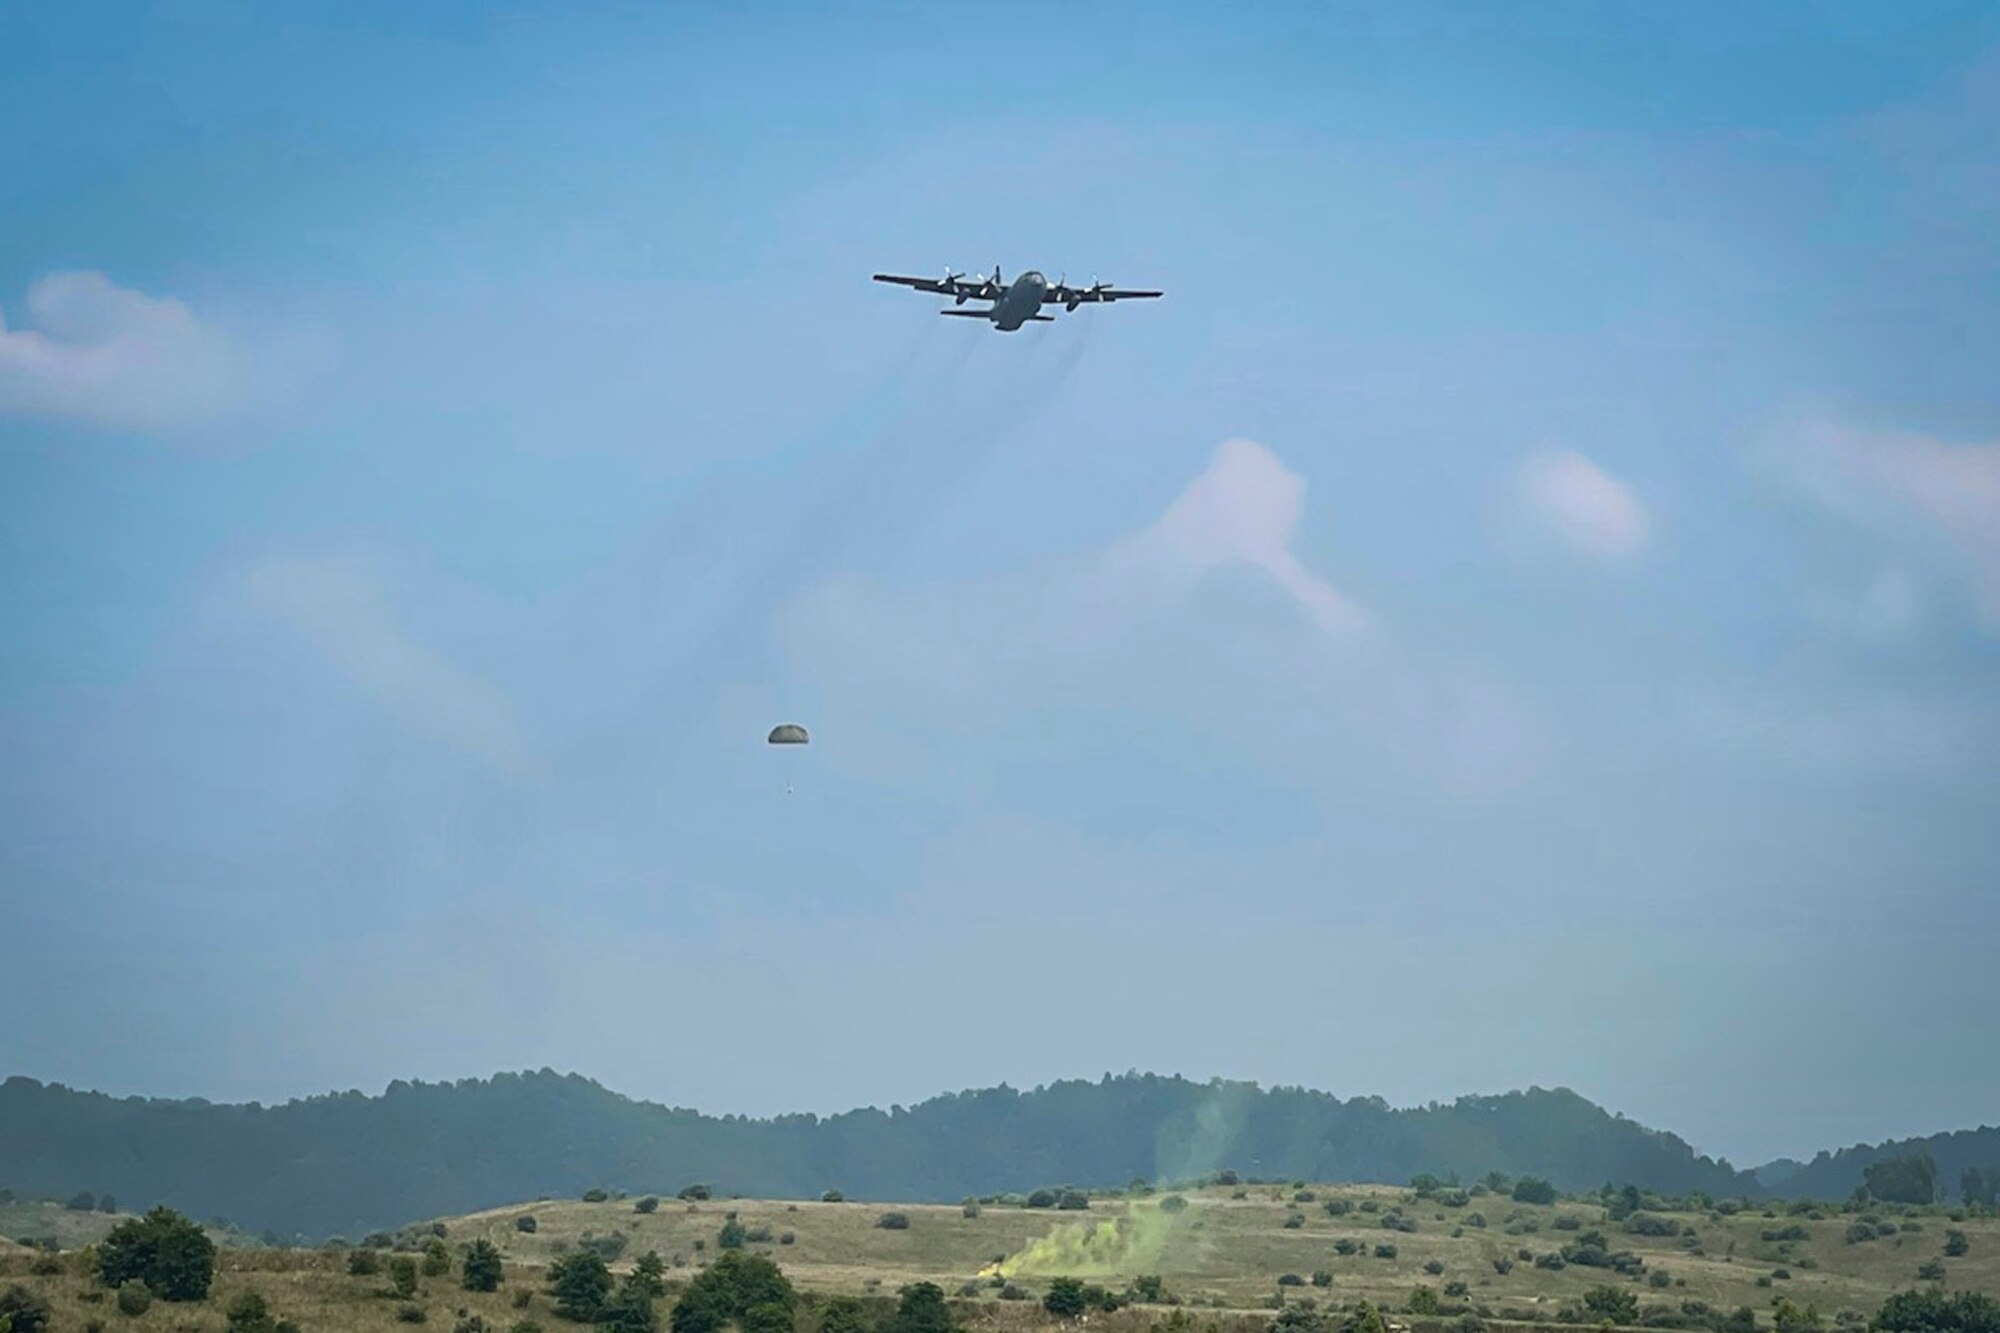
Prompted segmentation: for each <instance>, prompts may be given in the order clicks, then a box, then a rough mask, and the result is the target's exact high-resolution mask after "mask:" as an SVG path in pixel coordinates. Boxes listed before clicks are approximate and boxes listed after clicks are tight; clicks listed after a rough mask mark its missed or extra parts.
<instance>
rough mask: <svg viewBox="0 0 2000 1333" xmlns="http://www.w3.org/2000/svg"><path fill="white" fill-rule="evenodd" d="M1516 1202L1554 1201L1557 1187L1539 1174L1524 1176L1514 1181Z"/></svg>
mask: <svg viewBox="0 0 2000 1333" xmlns="http://www.w3.org/2000/svg"><path fill="white" fill-rule="evenodd" d="M1513 1197H1514V1202H1515V1203H1554V1202H1555V1201H1556V1187H1555V1186H1554V1185H1551V1184H1549V1182H1548V1181H1546V1180H1543V1179H1541V1178H1540V1177H1537V1176H1522V1177H1521V1178H1520V1179H1519V1180H1517V1181H1515V1182H1514V1195H1513Z"/></svg>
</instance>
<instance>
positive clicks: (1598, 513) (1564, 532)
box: [1515, 450, 1652, 559]
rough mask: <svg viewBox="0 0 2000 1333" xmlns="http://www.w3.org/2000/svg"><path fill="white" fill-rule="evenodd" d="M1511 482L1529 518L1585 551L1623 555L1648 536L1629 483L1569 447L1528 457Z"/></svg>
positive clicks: (1643, 515) (1637, 547)
mask: <svg viewBox="0 0 2000 1333" xmlns="http://www.w3.org/2000/svg"><path fill="white" fill-rule="evenodd" d="M1515 485H1516V495H1517V498H1518V500H1519V502H1520V504H1521V506H1522V508H1523V509H1524V510H1525V511H1526V513H1527V514H1528V516H1529V517H1530V518H1532V519H1533V520H1534V521H1535V522H1536V523H1537V524H1538V525H1539V526H1541V527H1542V528H1543V529H1545V530H1546V531H1548V532H1551V533H1553V534H1554V535H1555V536H1557V537H1559V538H1561V539H1562V540H1563V541H1564V542H1566V543H1568V544H1569V545H1570V546H1572V547H1574V548H1575V549H1577V550H1579V551H1582V552H1583V553H1584V554H1586V555H1592V556H1597V557H1599V558H1603V559H1625V558H1628V557H1630V556H1634V555H1637V554H1638V553H1639V552H1640V551H1642V550H1644V549H1645V546H1646V543H1647V541H1648V540H1649V539H1650V537H1651V535H1652V523H1651V522H1650V521H1649V520H1648V519H1647V517H1646V510H1645V508H1644V506H1642V505H1641V504H1640V503H1639V501H1638V498H1637V497H1636V496H1634V495H1633V494H1632V489H1631V487H1629V486H1627V485H1626V484H1625V483H1624V482H1622V481H1620V480H1618V478H1616V477H1614V476H1612V475H1611V474H1610V473H1608V472H1606V471H1605V470H1604V469H1603V468H1601V467H1599V466H1597V464H1595V463H1593V462H1591V461H1590V460H1589V459H1588V458H1585V457H1584V456H1583V455H1582V454H1579V453H1576V452H1574V451H1571V450H1564V451H1560V452H1549V453H1541V454H1536V455H1535V456H1533V457H1531V458H1529V459H1528V460H1527V461H1526V462H1525V463H1523V464H1522V465H1521V469H1520V471H1519V472H1518V473H1517V474H1516V477H1515Z"/></svg>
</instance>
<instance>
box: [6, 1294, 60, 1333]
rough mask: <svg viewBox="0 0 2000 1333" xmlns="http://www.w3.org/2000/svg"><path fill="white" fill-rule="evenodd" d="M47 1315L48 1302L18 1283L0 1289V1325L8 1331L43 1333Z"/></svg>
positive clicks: (47, 1324) (46, 1326) (47, 1319)
mask: <svg viewBox="0 0 2000 1333" xmlns="http://www.w3.org/2000/svg"><path fill="white" fill-rule="evenodd" d="M49 1315H50V1311H49V1303H48V1302H47V1301H45V1300H43V1299H42V1298H41V1297H40V1296H37V1295H36V1294H35V1293H34V1292H32V1291H29V1290H28V1289H27V1288H26V1287H24V1286H21V1285H20V1284H18V1283H16V1284H15V1285H13V1286H11V1287H9V1288H7V1290H5V1291H0V1327H5V1328H7V1329H9V1330H10V1333H43V1331H44V1330H45V1329H47V1328H48V1326H49Z"/></svg>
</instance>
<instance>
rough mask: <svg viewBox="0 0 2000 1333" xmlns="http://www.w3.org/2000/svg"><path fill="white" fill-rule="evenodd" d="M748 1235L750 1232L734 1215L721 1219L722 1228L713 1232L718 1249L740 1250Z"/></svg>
mask: <svg viewBox="0 0 2000 1333" xmlns="http://www.w3.org/2000/svg"><path fill="white" fill-rule="evenodd" d="M749 1237H750V1233H749V1232H748V1231H747V1230H745V1229H744V1226H743V1224H742V1223H741V1222H739V1221H737V1220H736V1219H735V1218H734V1217H726V1218H724V1219H723V1220H722V1230H720V1231H718V1232H716V1233H715V1243H716V1246H717V1248H719V1249H724V1250H740V1249H742V1248H743V1242H744V1241H745V1240H748V1239H749Z"/></svg>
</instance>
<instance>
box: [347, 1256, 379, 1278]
mask: <svg viewBox="0 0 2000 1333" xmlns="http://www.w3.org/2000/svg"><path fill="white" fill-rule="evenodd" d="M381 1271H382V1256H381V1255H379V1254H377V1253H375V1251H373V1250H349V1251H348V1252H347V1275H348V1276H349V1277H374V1276H375V1275H376V1274H377V1273H379V1272H381Z"/></svg>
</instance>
